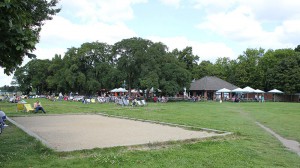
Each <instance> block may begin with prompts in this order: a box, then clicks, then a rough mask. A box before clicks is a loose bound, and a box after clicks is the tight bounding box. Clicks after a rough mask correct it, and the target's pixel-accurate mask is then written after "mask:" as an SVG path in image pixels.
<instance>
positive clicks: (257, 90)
mask: <svg viewBox="0 0 300 168" xmlns="http://www.w3.org/2000/svg"><path fill="white" fill-rule="evenodd" d="M254 93H265V92H264V91H262V90H259V89H255V90H254Z"/></svg>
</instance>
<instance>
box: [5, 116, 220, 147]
mask: <svg viewBox="0 0 300 168" xmlns="http://www.w3.org/2000/svg"><path fill="white" fill-rule="evenodd" d="M11 120H12V122H15V124H16V125H17V126H19V127H20V128H21V129H23V130H24V131H25V132H27V133H29V134H30V135H32V136H34V137H36V138H37V139H39V140H40V141H42V142H43V143H44V144H46V145H47V146H49V147H50V148H53V149H55V150H57V151H73V150H82V149H92V148H97V147H98V148H104V147H113V146H130V145H139V144H148V143H156V142H166V141H173V140H186V139H201V138H205V137H212V136H220V135H222V134H220V133H219V134H218V133H214V132H205V131H191V130H186V129H183V128H179V127H172V126H167V125H161V124H154V123H149V122H141V121H133V120H126V119H120V118H113V117H105V116H101V115H45V116H33V117H13V118H11Z"/></svg>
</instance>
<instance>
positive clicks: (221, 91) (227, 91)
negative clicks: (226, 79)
mask: <svg viewBox="0 0 300 168" xmlns="http://www.w3.org/2000/svg"><path fill="white" fill-rule="evenodd" d="M216 92H217V93H229V92H231V90H229V89H226V88H223V89H220V90H217V91H216Z"/></svg>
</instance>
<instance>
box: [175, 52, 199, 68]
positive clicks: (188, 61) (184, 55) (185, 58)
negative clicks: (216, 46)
mask: <svg viewBox="0 0 300 168" xmlns="http://www.w3.org/2000/svg"><path fill="white" fill-rule="evenodd" d="M173 54H175V55H176V56H177V59H178V60H179V62H182V63H184V65H185V68H186V69H187V70H188V71H190V72H191V73H193V70H194V68H195V67H196V66H197V65H198V61H199V56H197V55H194V54H193V48H192V47H186V48H184V49H183V50H182V51H178V50H177V49H175V50H174V51H173Z"/></svg>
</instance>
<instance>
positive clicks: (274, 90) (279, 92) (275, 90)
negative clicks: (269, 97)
mask: <svg viewBox="0 0 300 168" xmlns="http://www.w3.org/2000/svg"><path fill="white" fill-rule="evenodd" d="M268 93H273V97H274V102H275V94H276V93H277V94H281V93H283V92H282V91H280V90H277V89H273V90H270V91H268Z"/></svg>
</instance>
